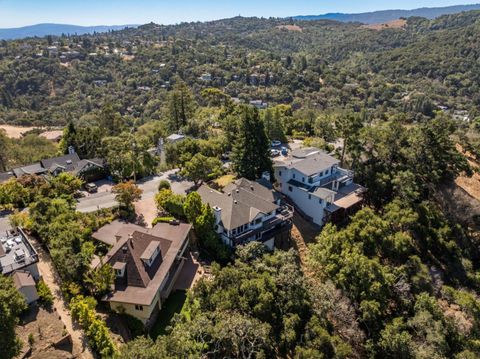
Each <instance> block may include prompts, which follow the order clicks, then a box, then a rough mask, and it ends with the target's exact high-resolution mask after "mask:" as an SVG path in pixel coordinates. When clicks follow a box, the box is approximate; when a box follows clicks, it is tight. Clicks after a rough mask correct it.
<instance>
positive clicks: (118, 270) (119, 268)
mask: <svg viewBox="0 0 480 359" xmlns="http://www.w3.org/2000/svg"><path fill="white" fill-rule="evenodd" d="M126 267H127V264H126V263H124V262H115V264H114V265H113V270H114V271H115V276H117V277H118V278H122V277H123V276H124V275H125V268H126Z"/></svg>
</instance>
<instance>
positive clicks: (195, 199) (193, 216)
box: [183, 192, 203, 223]
mask: <svg viewBox="0 0 480 359" xmlns="http://www.w3.org/2000/svg"><path fill="white" fill-rule="evenodd" d="M202 205H203V204H202V198H201V197H200V195H199V194H198V193H197V192H191V193H189V194H188V196H187V198H186V199H185V202H184V203H183V212H184V213H185V217H187V221H188V222H190V223H195V221H196V220H197V218H198V217H199V216H200V215H201V213H202Z"/></svg>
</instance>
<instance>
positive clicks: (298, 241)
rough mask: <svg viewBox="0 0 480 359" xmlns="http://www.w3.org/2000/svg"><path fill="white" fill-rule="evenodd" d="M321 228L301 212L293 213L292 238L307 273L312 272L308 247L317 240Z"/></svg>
mask: <svg viewBox="0 0 480 359" xmlns="http://www.w3.org/2000/svg"><path fill="white" fill-rule="evenodd" d="M320 231H321V228H320V227H319V226H317V225H315V224H313V223H312V222H309V221H307V220H306V219H305V218H303V217H302V216H301V215H300V214H299V213H297V212H295V213H294V214H293V227H292V232H291V235H292V240H293V246H294V248H295V249H296V250H297V251H298V255H299V257H300V262H301V265H302V269H303V272H304V273H305V274H306V275H309V274H310V271H311V270H310V269H309V268H308V265H307V257H308V247H307V245H308V244H309V243H313V242H315V238H316V237H317V236H318V234H319V233H320Z"/></svg>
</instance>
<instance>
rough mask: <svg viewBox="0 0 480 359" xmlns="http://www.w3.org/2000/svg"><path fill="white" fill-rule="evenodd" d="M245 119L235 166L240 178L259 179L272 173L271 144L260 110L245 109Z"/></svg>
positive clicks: (234, 149) (235, 150)
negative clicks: (266, 173)
mask: <svg viewBox="0 0 480 359" xmlns="http://www.w3.org/2000/svg"><path fill="white" fill-rule="evenodd" d="M242 112H243V119H242V121H240V124H239V131H238V137H237V139H236V143H235V144H234V148H233V166H234V169H235V171H236V172H237V173H238V175H239V176H240V177H245V178H247V179H250V180H255V179H258V178H260V177H261V176H262V174H263V173H264V172H270V173H272V160H271V159H270V144H269V141H268V137H267V135H266V133H265V127H264V125H263V121H262V120H261V119H260V116H259V114H258V110H257V109H256V108H253V107H247V106H245V107H243V108H242Z"/></svg>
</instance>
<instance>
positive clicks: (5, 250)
mask: <svg viewBox="0 0 480 359" xmlns="http://www.w3.org/2000/svg"><path fill="white" fill-rule="evenodd" d="M37 262H38V255H37V252H36V251H35V249H34V248H33V246H32V245H31V244H30V242H29V240H28V238H27V236H26V234H25V233H24V232H23V231H22V230H21V229H20V230H19V231H18V233H16V234H12V235H5V236H3V237H0V272H1V273H2V274H9V273H12V272H14V271H16V270H19V269H22V268H25V267H28V266H29V265H31V264H33V263H37Z"/></svg>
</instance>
